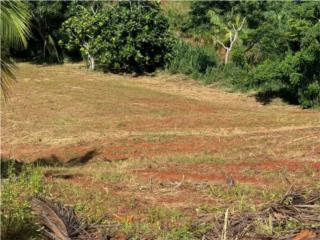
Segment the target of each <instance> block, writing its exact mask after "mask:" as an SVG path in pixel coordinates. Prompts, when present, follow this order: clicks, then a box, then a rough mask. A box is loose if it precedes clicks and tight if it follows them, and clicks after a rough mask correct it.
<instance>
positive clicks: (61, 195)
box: [1, 63, 320, 239]
mask: <svg viewBox="0 0 320 240" xmlns="http://www.w3.org/2000/svg"><path fill="white" fill-rule="evenodd" d="M16 76H17V83H16V84H15V85H14V86H13V88H12V92H11V97H10V99H9V101H8V103H6V104H3V105H2V109H1V120H2V126H1V139H2V146H1V154H2V155H3V156H6V157H10V158H15V159H18V160H20V161H24V162H33V161H36V160H39V159H42V160H43V159H44V160H48V159H50V160H57V159H58V160H59V161H69V160H71V159H84V160H85V161H84V162H83V163H82V164H80V165H79V166H78V165H77V166H72V167H71V166H70V167H61V166H57V167H49V166H47V167H45V166H42V167H39V168H38V170H37V171H40V172H41V173H42V174H43V178H42V183H43V184H44V186H45V187H44V188H43V189H44V190H43V191H44V192H45V194H46V195H47V196H50V197H52V198H55V199H58V200H60V201H62V202H64V203H66V204H71V205H73V206H74V207H75V209H76V211H77V213H78V214H79V215H80V216H82V217H84V218H86V219H89V220H90V221H97V220H98V219H103V220H102V221H105V220H112V221H115V222H117V223H118V224H120V225H119V228H118V229H117V234H118V237H119V239H121V237H124V236H125V237H132V238H133V239H135V238H134V237H136V238H137V239H139V238H142V239H197V238H198V236H200V235H201V231H205V229H192V227H191V226H192V223H193V221H194V220H195V219H197V218H198V217H200V216H202V215H203V214H214V215H219V214H220V215H221V214H223V213H224V212H225V209H226V208H229V209H230V211H231V213H234V212H241V211H246V210H250V211H255V210H256V209H257V208H259V206H261V204H263V203H265V202H268V201H272V200H274V199H277V198H279V196H281V194H283V193H284V192H286V190H287V189H288V187H289V185H290V184H293V185H295V186H297V187H299V186H300V187H304V188H305V189H312V188H320V185H319V180H320V112H319V111H316V110H302V109H300V108H298V107H297V106H288V105H285V104H283V103H281V102H280V101H279V100H278V101H276V102H275V103H271V104H270V105H261V104H260V103H258V102H256V100H255V98H254V97H253V96H248V95H244V94H238V93H226V92H223V91H221V90H218V89H215V88H210V87H205V86H201V85H199V84H198V83H196V82H194V81H192V80H189V79H187V78H185V77H184V76H178V75H177V76H170V75H166V74H164V73H158V74H156V75H155V76H141V77H132V76H131V75H113V74H103V73H99V72H94V73H93V72H89V71H87V70H86V69H85V68H84V67H83V66H82V65H80V64H66V65H56V66H41V65H33V64H29V63H21V64H18V69H17V71H16ZM91 151H94V154H91V155H90V156H89V157H85V156H88V155H87V154H88V152H91ZM228 177H232V178H233V179H234V180H235V186H233V187H230V186H228V185H227V181H226V180H227V178H228ZM203 227H204V228H206V227H212V226H203ZM110 231H111V230H110ZM262 231H263V227H262Z"/></svg>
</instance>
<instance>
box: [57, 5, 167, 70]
mask: <svg viewBox="0 0 320 240" xmlns="http://www.w3.org/2000/svg"><path fill="white" fill-rule="evenodd" d="M168 29H169V24H168V21H167V19H166V18H165V17H164V15H163V14H162V13H161V10H160V7H159V4H157V3H155V2H131V3H130V4H129V3H128V2H123V3H121V2H120V3H118V4H117V5H115V6H113V7H109V8H106V9H104V10H103V11H98V12H97V13H96V14H94V13H92V11H89V10H88V9H86V8H82V10H81V11H79V13H78V15H77V16H73V17H71V18H69V19H68V20H67V21H65V22H64V23H63V25H62V29H61V31H62V32H64V33H65V36H64V39H62V41H60V44H62V45H63V46H65V47H66V48H67V49H72V48H79V49H80V50H81V52H82V53H83V54H84V55H85V56H86V57H87V59H88V60H89V63H90V67H91V69H94V67H95V63H97V64H98V65H99V66H100V67H102V68H103V69H104V70H107V71H112V72H122V71H124V72H151V71H154V70H155V69H156V68H158V67H163V66H164V65H165V63H166V61H167V59H168V58H170V54H171V50H172V43H173V36H172V35H171V34H170V32H169V30H168Z"/></svg>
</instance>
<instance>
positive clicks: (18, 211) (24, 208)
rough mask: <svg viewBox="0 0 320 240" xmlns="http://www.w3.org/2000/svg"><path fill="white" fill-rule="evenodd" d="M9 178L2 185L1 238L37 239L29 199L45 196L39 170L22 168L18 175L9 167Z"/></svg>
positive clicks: (36, 228)
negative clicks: (35, 196)
mask: <svg viewBox="0 0 320 240" xmlns="http://www.w3.org/2000/svg"><path fill="white" fill-rule="evenodd" d="M7 171H8V172H7V174H8V175H7V176H8V177H7V178H5V179H2V183H1V237H2V239H37V238H38V237H39V235H38V232H37V230H38V227H37V226H36V225H35V224H34V218H33V215H32V213H31V211H30V209H29V201H28V200H29V198H30V197H31V196H34V195H41V194H44V192H45V188H44V186H43V184H42V182H41V178H42V173H41V170H40V169H39V168H34V167H31V166H27V165H24V166H22V169H21V172H19V173H16V172H15V169H14V166H13V165H10V164H9V165H8V169H7Z"/></svg>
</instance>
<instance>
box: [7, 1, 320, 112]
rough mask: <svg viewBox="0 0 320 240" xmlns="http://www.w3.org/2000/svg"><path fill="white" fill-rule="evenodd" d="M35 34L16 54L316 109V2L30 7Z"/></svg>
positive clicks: (319, 89) (319, 84)
mask: <svg viewBox="0 0 320 240" xmlns="http://www.w3.org/2000/svg"><path fill="white" fill-rule="evenodd" d="M27 4H28V7H29V9H30V11H31V20H30V23H31V25H30V26H31V35H30V37H29V40H28V42H29V45H28V48H27V49H25V50H14V51H13V50H12V52H11V55H13V56H15V57H18V58H23V59H28V60H33V61H37V62H47V63H61V62H63V61H66V60H77V59H79V60H81V59H84V60H86V61H87V63H88V67H89V68H91V69H97V68H98V69H102V70H104V71H112V72H137V73H143V72H152V71H155V70H156V69H157V68H166V69H168V70H169V71H171V72H173V73H183V74H188V75H190V76H192V77H193V78H195V79H198V80H200V81H202V82H204V83H206V84H213V83H214V84H218V85H222V86H226V87H229V88H234V89H240V90H250V89H254V90H255V91H257V92H258V93H259V96H261V97H266V98H268V97H274V96H279V97H282V98H283V99H285V100H287V101H289V102H292V103H299V104H300V105H301V106H303V107H313V106H319V105H320V4H319V3H318V2H316V1H314V2H303V1H291V2H274V1H235V2H233V1H221V2H220V1H207V2H205V1H194V2H171V1H163V2H145V1H127V2H124V1H121V2H119V1H109V2H103V1H86V2H82V1H56V2H42V1H32V2H27Z"/></svg>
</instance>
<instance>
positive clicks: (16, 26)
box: [0, 1, 30, 97]
mask: <svg viewBox="0 0 320 240" xmlns="http://www.w3.org/2000/svg"><path fill="white" fill-rule="evenodd" d="M0 5H1V23H0V35H1V84H0V85H1V93H2V94H1V95H2V96H4V97H6V96H7V94H8V88H9V86H10V85H11V83H12V82H13V80H14V74H13V72H12V70H13V68H14V61H13V60H12V59H11V58H10V56H9V49H10V48H26V47H27V37H28V36H29V35H30V28H29V19H30V13H29V9H28V6H27V4H26V3H25V2H22V1H1V3H0Z"/></svg>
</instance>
